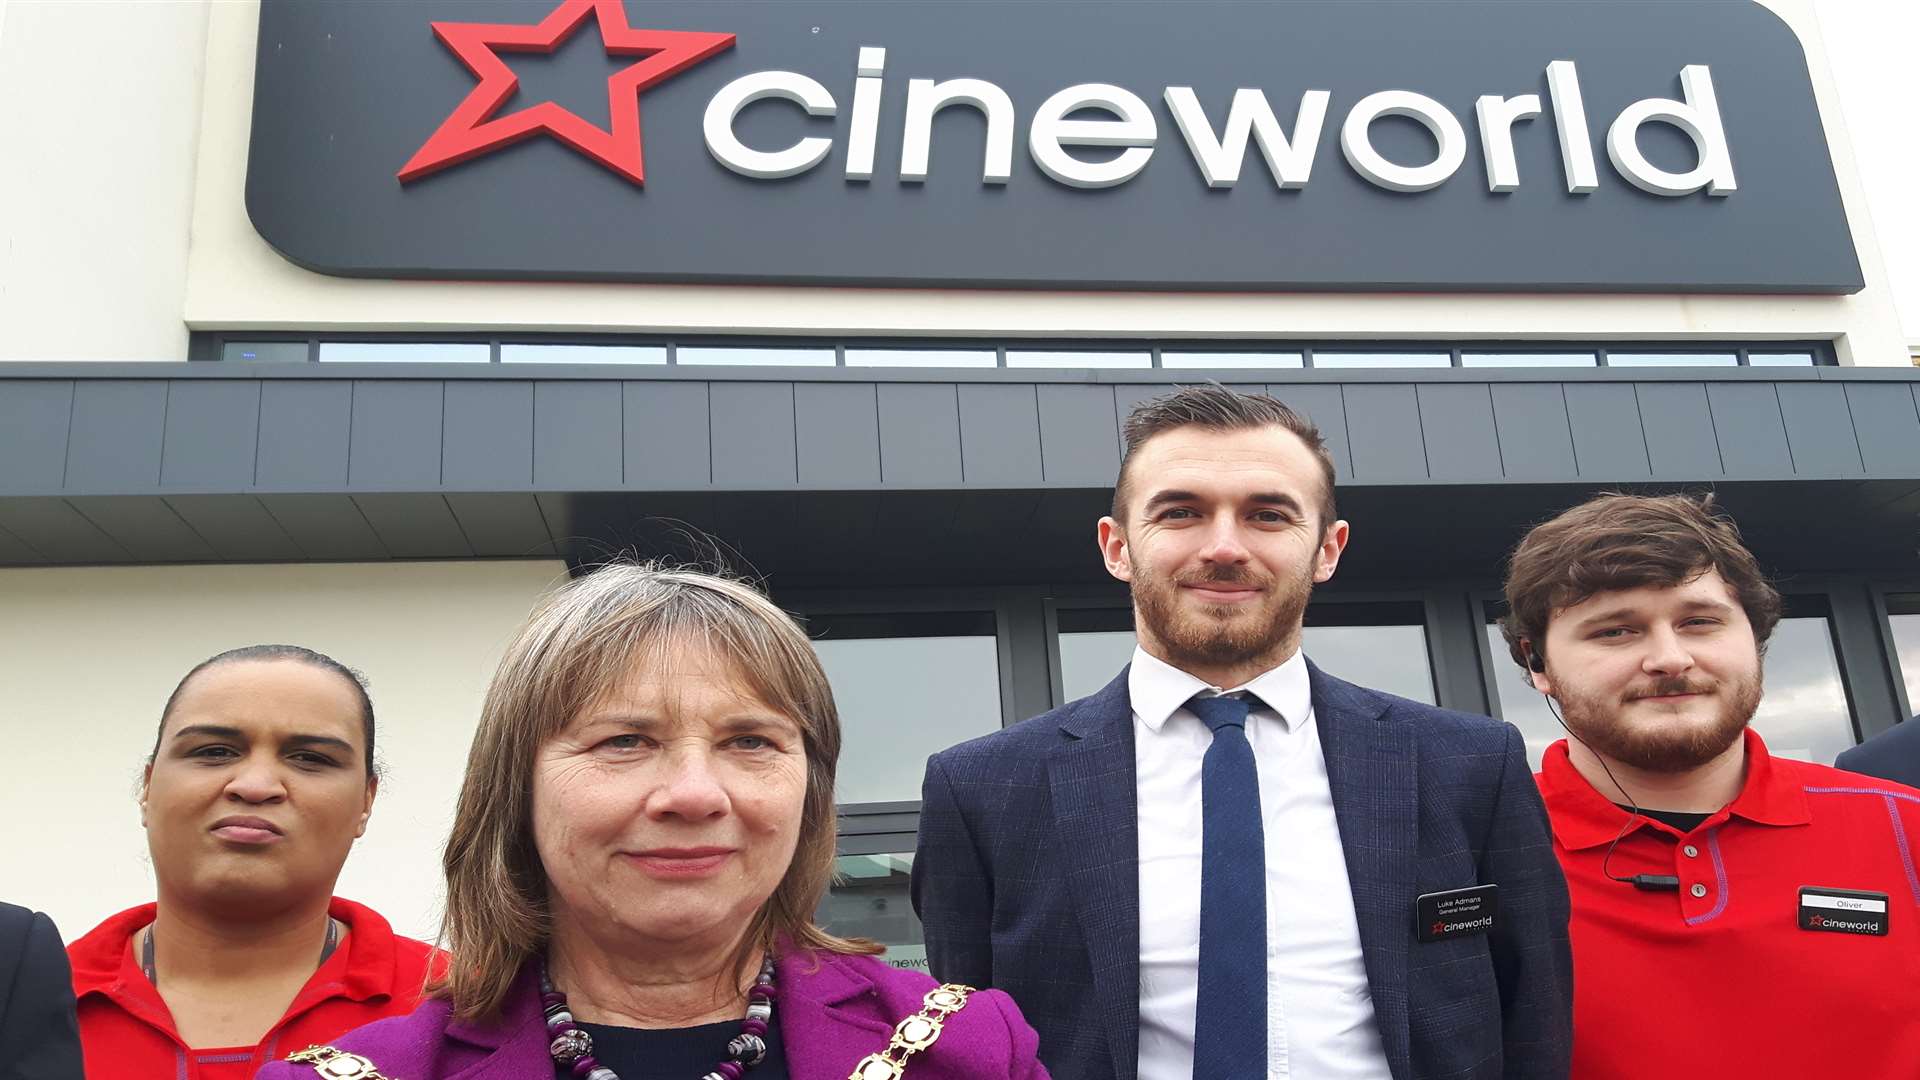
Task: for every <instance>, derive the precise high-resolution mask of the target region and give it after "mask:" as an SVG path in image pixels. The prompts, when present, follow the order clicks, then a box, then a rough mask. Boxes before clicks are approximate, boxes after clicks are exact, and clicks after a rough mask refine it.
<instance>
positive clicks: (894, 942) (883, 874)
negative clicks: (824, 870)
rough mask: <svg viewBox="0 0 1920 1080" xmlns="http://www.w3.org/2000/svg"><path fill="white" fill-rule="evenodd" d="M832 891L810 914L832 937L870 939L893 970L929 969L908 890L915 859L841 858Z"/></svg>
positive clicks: (836, 864) (893, 856)
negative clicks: (878, 945) (880, 947)
mask: <svg viewBox="0 0 1920 1080" xmlns="http://www.w3.org/2000/svg"><path fill="white" fill-rule="evenodd" d="M833 872H834V881H833V888H832V889H831V890H829V891H828V893H827V895H826V898H825V899H823V900H822V901H821V902H820V910H819V911H818V912H817V913H816V914H815V915H814V921H816V922H818V923H819V924H820V925H821V926H822V927H823V928H825V929H826V931H827V932H828V933H830V934H840V935H843V936H846V937H863V938H872V939H873V940H875V941H878V942H879V943H881V944H882V945H885V946H886V947H887V954H886V956H884V957H882V959H884V960H885V961H886V962H887V963H889V964H892V965H893V966H894V967H900V968H911V969H913V970H915V971H925V970H927V939H926V935H925V934H924V933H923V932H922V931H921V929H920V917H919V916H918V915H915V914H914V912H913V900H912V898H911V896H910V895H909V894H908V892H907V886H908V882H909V880H910V876H911V874H912V872H913V855H912V854H911V853H908V854H886V855H842V856H840V857H839V858H838V859H836V860H834V864H833Z"/></svg>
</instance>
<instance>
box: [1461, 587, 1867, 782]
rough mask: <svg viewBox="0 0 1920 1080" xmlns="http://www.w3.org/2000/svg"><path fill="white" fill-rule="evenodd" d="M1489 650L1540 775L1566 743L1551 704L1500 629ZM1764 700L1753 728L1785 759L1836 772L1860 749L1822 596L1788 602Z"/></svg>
mask: <svg viewBox="0 0 1920 1080" xmlns="http://www.w3.org/2000/svg"><path fill="white" fill-rule="evenodd" d="M1487 646H1488V650H1489V656H1490V657H1491V658H1492V661H1493V665H1494V679H1493V682H1494V692H1495V694H1496V695H1497V696H1498V698H1499V708H1500V715H1501V717H1502V718H1503V719H1505V720H1508V721H1510V722H1512V723H1513V724H1514V725H1516V726H1517V727H1519V728H1520V734H1521V735H1522V736H1524V737H1525V738H1526V740H1527V755H1528V757H1529V759H1530V760H1531V761H1532V762H1533V765H1534V767H1535V768H1538V767H1539V765H1540V755H1541V754H1542V753H1543V752H1544V751H1545V750H1546V748H1547V746H1548V745H1550V744H1551V743H1553V742H1554V741H1555V740H1556V739H1561V738H1564V737H1566V732H1565V731H1564V730H1563V729H1562V728H1561V726H1560V722H1559V721H1558V720H1556V719H1554V716H1553V713H1552V712H1550V711H1549V710H1548V709H1547V705H1546V699H1545V698H1544V697H1542V696H1541V694H1540V693H1539V691H1537V690H1534V689H1533V687H1532V685H1531V684H1530V683H1529V682H1528V681H1527V678H1526V672H1525V671H1524V670H1523V669H1522V668H1521V667H1520V665H1518V664H1516V663H1514V662H1513V660H1512V658H1511V657H1510V655H1509V654H1508V652H1507V639H1506V637H1505V636H1504V635H1503V634H1501V632H1500V627H1499V626H1498V625H1496V624H1493V623H1489V624H1488V625H1487ZM1761 685H1762V693H1763V695H1764V696H1763V697H1762V698H1761V700H1760V708H1759V710H1758V711H1756V712H1755V713H1754V714H1753V728H1754V730H1755V731H1758V732H1759V733H1760V737H1761V738H1763V739H1765V740H1766V741H1767V751H1768V752H1769V753H1772V754H1774V755H1777V756H1779V757H1790V758H1798V759H1799V760H1801V761H1815V762H1819V763H1821V764H1823V765H1830V764H1832V763H1833V759H1834V758H1835V757H1836V756H1837V755H1838V754H1839V753H1840V752H1841V751H1842V750H1845V749H1846V748H1847V747H1849V746H1852V745H1853V744H1854V734H1853V712H1852V710H1851V709H1850V708H1849V707H1848V705H1847V691H1846V687H1845V685H1844V684H1843V683H1842V682H1841V681H1840V660H1839V657H1838V655H1837V654H1836V653H1835V652H1834V648H1833V626H1832V623H1831V621H1830V620H1829V619H1828V617H1827V611H1826V602H1825V601H1824V600H1822V599H1821V598H1819V597H1788V598H1787V614H1786V617H1785V618H1783V619H1781V620H1780V625H1779V626H1777V627H1775V628H1774V631H1773V638H1772V640H1771V641H1770V642H1768V644H1767V658H1766V666H1765V675H1764V678H1763V681H1762V684H1761Z"/></svg>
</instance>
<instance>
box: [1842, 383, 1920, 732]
mask: <svg viewBox="0 0 1920 1080" xmlns="http://www.w3.org/2000/svg"><path fill="white" fill-rule="evenodd" d="M1847 414H1848V416H1849V417H1851V418H1852V422H1853V430H1854V433H1855V434H1856V435H1857V436H1858V437H1859V440H1860V460H1861V463H1862V464H1863V465H1865V466H1866V469H1867V471H1868V472H1869V473H1872V474H1875V475H1881V476H1916V475H1920V409H1916V408H1915V401H1914V395H1913V387H1912V386H1910V385H1908V384H1906V383H1856V384H1853V385H1850V386H1848V387H1847ZM1914 705H1915V707H1916V708H1920V702H1915V703H1914Z"/></svg>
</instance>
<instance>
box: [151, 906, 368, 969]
mask: <svg viewBox="0 0 1920 1080" xmlns="http://www.w3.org/2000/svg"><path fill="white" fill-rule="evenodd" d="M339 945H340V922H339V920H337V919H335V918H333V917H332V916H328V917H327V940H326V944H324V945H322V946H320V964H324V963H326V962H327V957H329V956H332V955H333V950H334V949H336V948H338V947H339ZM320 964H315V965H314V968H315V969H316V970H318V968H319V967H320ZM140 970H141V971H144V972H146V973H147V981H148V982H150V983H152V984H153V985H154V986H156V987H158V986H159V985H160V980H159V979H158V978H157V977H155V975H154V973H153V927H151V926H149V927H147V931H146V933H145V934H144V935H143V936H142V941H141V944H140Z"/></svg>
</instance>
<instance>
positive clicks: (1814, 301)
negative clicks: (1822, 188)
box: [0, 0, 1909, 365]
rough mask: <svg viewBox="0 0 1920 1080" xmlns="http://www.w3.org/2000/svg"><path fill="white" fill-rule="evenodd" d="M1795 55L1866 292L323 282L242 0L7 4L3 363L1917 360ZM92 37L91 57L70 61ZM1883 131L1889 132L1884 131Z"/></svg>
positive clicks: (1792, 9) (1784, 9) (1817, 43)
mask: <svg viewBox="0 0 1920 1080" xmlns="http://www.w3.org/2000/svg"><path fill="white" fill-rule="evenodd" d="M1767 6H1768V7H1770V8H1772V9H1774V10H1775V11H1776V12H1777V13H1778V14H1779V15H1780V16H1781V17H1782V18H1783V19H1784V20H1785V21H1786V22H1787V23H1788V24H1789V25H1790V26H1791V27H1792V28H1793V29H1794V31H1795V32H1796V33H1797V34H1798V35H1799V37H1800V40H1801V41H1802V43H1803V44H1804V45H1805V47H1806V50H1807V54H1808V62H1809V67H1810V69H1811V71H1812V75H1813V86H1814V90H1815V93H1816V95H1817V96H1818V98H1819V102H1820V107H1821V112H1822V115H1823V116H1824V117H1825V119H1826V129H1827V135H1828V139H1829V142H1830V149H1831V153H1832V158H1833V161H1834V166H1835V171H1836V173H1837V174H1838V177H1839V181H1840V189H1841V194H1842V196H1843V198H1844V200H1845V203H1846V206H1847V211H1848V216H1849V219H1850V220H1851V222H1852V228H1853V234H1854V243H1855V245H1856V247H1857V248H1858V250H1859V253H1860V260H1861V264H1862V268H1863V271H1864V274H1865V277H1866V282H1867V284H1866V288H1865V289H1864V290H1863V291H1861V292H1860V293H1857V294H1854V295H1852V296H1756V297H1741V296H1512V295H1497V296H1489V295H1457V294H1449V295H1432V294H1427V295H1366V296H1360V295H1348V296H1338V295H1328V294H1312V295H1285V294H1260V295H1254V294H1191V293H1188V294H1180V293H1150V294H1116V293H1069V292H1041V291H1031V292H1007V291H999V292H993V291H968V290H947V291H935V290H909V289H893V290H890V289H846V290H835V289H820V288H769V287H725V286H671V285H638V284H565V285H556V284H521V283H477V282H467V283H447V282H419V281H413V282H390V281H368V280H351V279H345V278H333V277H326V276H323V275H319V274H314V273H311V272H308V271H305V270H302V269H300V268H298V267H296V266H294V265H293V264H292V263H289V262H287V261H286V260H284V259H282V258H281V257H280V256H279V255H278V254H276V253H275V252H274V251H273V250H272V249H271V248H270V247H268V246H267V244H266V243H265V242H264V241H263V240H262V239H261V238H260V236H259V235H258V234H257V233H256V232H255V231H254V229H253V227H252V225H251V223H250V222H249V221H248V219H247V215H246V211H245V207H244V201H243V198H242V192H243V187H244V182H245V175H246V155H247V142H248V133H249V123H250V112H251V107H252V87H253V64H254V49H255V44H256V36H257V31H258V24H259V8H258V5H257V3H254V2H251V0H218V2H208V0H172V2H166V3H147V2H141V0H93V2H88V3H73V2H68V0H0V100H6V101H9V102H16V103H31V104H32V106H33V107H32V108H21V109H9V110H6V111H5V112H4V113H0V153H6V154H8V155H10V156H12V157H13V158H14V159H15V160H16V161H19V162H23V163H26V164H27V166H28V167H26V168H6V169H0V208H4V209H0V215H3V216H0V252H5V253H6V254H5V255H4V256H0V257H4V258H5V259H6V262H5V263H4V264H0V359H17V360H47V359H102V360H109V359H111V360H119V359H155V360H179V359H184V358H185V352H186V335H187V330H188V329H189V328H192V329H262V330H265V329H303V330H304V329H315V330H323V331H324V330H448V331H456V330H457V331H470V330H511V329H520V330H527V329H540V330H558V331H640V332H672V331H681V332H705V333H728V332H749V333H759V334H779V333H793V334H863V333H867V334H887V335H904V334H933V335H943V336H970V335H982V336H986V335H1018V336H1033V337H1047V336H1068V337H1132V336H1182V337H1319V338H1338V337H1367V338H1375V339H1377V338H1422V337H1428V338H1430V337H1442V338H1457V337H1471V338H1494V337H1526V338H1535V339H1542V338H1545V339H1552V338H1562V339H1575V338H1599V339H1608V338H1613V339H1632V338H1661V339H1688V338H1699V339H1743V340H1766V339H1787V338H1816V339H1831V340H1833V341H1835V342H1836V345H1837V349H1838V352H1839V355H1840V358H1841V360H1842V362H1843V363H1858V364H1890V365H1904V364H1907V363H1908V362H1909V359H1908V349H1907V343H1906V341H1905V339H1904V337H1903V335H1902V333H1901V330H1900V326H1899V320H1898V316H1897V314H1896V311H1895V309H1894V306H1893V303H1892V298H1891V295H1890V292H1889V287H1888V284H1887V278H1886V273H1885V270H1884V266H1883V262H1882V259H1881V255H1880V250H1879V246H1878V244H1877V243H1876V240H1875V237H1874V235H1873V232H1872V229H1871V224H1870V223H1871V218H1870V215H1869V214H1868V212H1867V207H1866V202H1865V198H1864V196H1863V194H1862V188H1861V184H1860V179H1859V175H1858V171H1857V169H1856V167H1855V163H1854V155H1853V153H1852V150H1851V144H1850V142H1849V136H1848V131H1847V126H1846V124H1845V123H1844V122H1843V120H1842V118H1841V114H1840V109H1839V98H1838V95H1837V91H1836V89H1835V85H1834V81H1833V77H1832V72H1831V70H1830V67H1829V65H1828V62H1827V60H1826V52H1825V49H1824V47H1823V45H1822V43H1821V37H1820V27H1819V24H1818V22H1817V20H1816V19H1815V17H1814V10H1813V8H1814V0H1767ZM79 42H85V43H86V49H85V52H84V55H85V56H86V57H87V62H86V63H84V64H76V63H74V56H75V55H76V45H77V43H79ZM1888 134H1890V133H1888Z"/></svg>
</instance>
